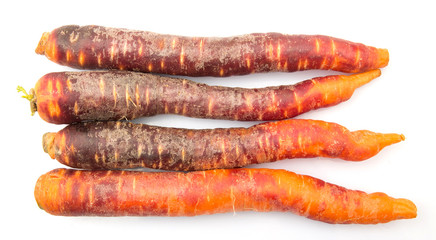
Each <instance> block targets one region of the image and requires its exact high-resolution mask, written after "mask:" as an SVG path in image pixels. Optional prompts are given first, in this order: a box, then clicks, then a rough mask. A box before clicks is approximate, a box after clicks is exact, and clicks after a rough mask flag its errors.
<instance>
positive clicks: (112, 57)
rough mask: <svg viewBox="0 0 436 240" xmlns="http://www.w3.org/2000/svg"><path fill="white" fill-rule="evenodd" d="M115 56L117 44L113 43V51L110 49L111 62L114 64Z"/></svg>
mask: <svg viewBox="0 0 436 240" xmlns="http://www.w3.org/2000/svg"><path fill="white" fill-rule="evenodd" d="M114 55H115V42H112V46H111V49H110V56H111V57H110V60H111V62H113V61H114Z"/></svg>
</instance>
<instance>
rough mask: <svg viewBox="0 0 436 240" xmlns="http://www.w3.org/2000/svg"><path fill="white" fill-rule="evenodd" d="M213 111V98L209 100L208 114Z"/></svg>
mask: <svg viewBox="0 0 436 240" xmlns="http://www.w3.org/2000/svg"><path fill="white" fill-rule="evenodd" d="M212 109H213V98H209V104H208V113H209V114H211V113H212Z"/></svg>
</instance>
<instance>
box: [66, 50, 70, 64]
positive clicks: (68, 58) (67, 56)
mask: <svg viewBox="0 0 436 240" xmlns="http://www.w3.org/2000/svg"><path fill="white" fill-rule="evenodd" d="M66 60H67V62H69V61H71V51H70V50H67V52H66Z"/></svg>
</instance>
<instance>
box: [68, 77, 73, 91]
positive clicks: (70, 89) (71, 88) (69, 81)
mask: <svg viewBox="0 0 436 240" xmlns="http://www.w3.org/2000/svg"><path fill="white" fill-rule="evenodd" d="M67 89H68V91H70V92H71V91H73V86H72V85H71V80H70V79H67Z"/></svg>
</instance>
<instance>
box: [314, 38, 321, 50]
mask: <svg viewBox="0 0 436 240" xmlns="http://www.w3.org/2000/svg"><path fill="white" fill-rule="evenodd" d="M319 49H320V43H319V39H315V51H316V52H317V53H319Z"/></svg>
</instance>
